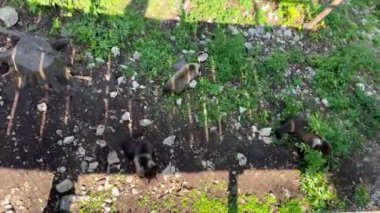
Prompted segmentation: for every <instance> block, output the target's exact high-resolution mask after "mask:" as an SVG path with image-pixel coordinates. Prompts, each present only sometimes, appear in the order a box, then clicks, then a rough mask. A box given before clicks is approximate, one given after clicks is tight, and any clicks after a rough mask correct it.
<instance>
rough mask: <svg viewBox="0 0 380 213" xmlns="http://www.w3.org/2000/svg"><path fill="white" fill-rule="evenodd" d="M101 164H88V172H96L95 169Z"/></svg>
mask: <svg viewBox="0 0 380 213" xmlns="http://www.w3.org/2000/svg"><path fill="white" fill-rule="evenodd" d="M98 165H99V163H98V162H97V161H95V162H92V163H90V164H88V170H87V171H88V172H93V171H95V169H96V168H97V167H98Z"/></svg>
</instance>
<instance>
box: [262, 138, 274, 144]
mask: <svg viewBox="0 0 380 213" xmlns="http://www.w3.org/2000/svg"><path fill="white" fill-rule="evenodd" d="M261 139H262V140H263V142H264V143H265V144H271V143H272V138H270V137H262V138H261Z"/></svg>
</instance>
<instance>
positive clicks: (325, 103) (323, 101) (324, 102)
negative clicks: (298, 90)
mask: <svg viewBox="0 0 380 213" xmlns="http://www.w3.org/2000/svg"><path fill="white" fill-rule="evenodd" d="M322 103H323V105H325V107H329V101H328V100H327V99H326V98H324V99H322Z"/></svg>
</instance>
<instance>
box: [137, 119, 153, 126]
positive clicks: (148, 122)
mask: <svg viewBox="0 0 380 213" xmlns="http://www.w3.org/2000/svg"><path fill="white" fill-rule="evenodd" d="M152 123H153V121H151V120H149V119H142V120H141V121H140V126H143V127H145V126H149V125H151V124H152Z"/></svg>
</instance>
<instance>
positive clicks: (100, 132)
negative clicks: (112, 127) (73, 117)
mask: <svg viewBox="0 0 380 213" xmlns="http://www.w3.org/2000/svg"><path fill="white" fill-rule="evenodd" d="M105 130H106V127H105V126H104V125H99V126H98V127H97V128H96V135H97V136H102V135H103V134H104V131H105Z"/></svg>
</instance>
